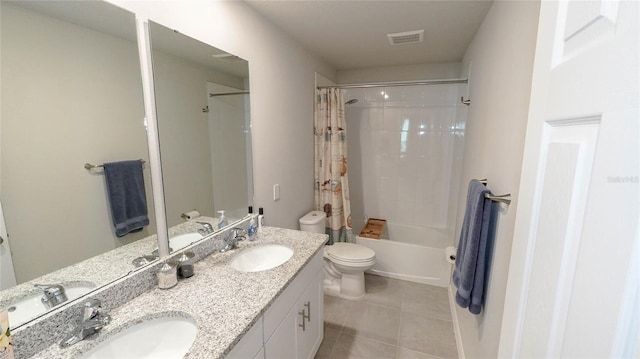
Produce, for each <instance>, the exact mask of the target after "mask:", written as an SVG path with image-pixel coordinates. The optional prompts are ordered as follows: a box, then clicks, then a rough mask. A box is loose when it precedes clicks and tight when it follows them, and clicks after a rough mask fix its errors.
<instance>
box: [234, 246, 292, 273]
mask: <svg viewBox="0 0 640 359" xmlns="http://www.w3.org/2000/svg"><path fill="white" fill-rule="evenodd" d="M291 256H293V249H291V248H289V247H287V246H283V245H281V244H263V245H260V246H256V247H251V248H247V249H245V250H243V251H242V252H240V253H239V254H238V255H236V257H235V258H233V260H232V261H231V263H230V265H231V267H232V268H233V269H235V270H238V271H240V272H260V271H264V270H268V269H271V268H275V267H277V266H279V265H281V264H283V263H286V262H287V261H288V260H289V259H290V258H291Z"/></svg>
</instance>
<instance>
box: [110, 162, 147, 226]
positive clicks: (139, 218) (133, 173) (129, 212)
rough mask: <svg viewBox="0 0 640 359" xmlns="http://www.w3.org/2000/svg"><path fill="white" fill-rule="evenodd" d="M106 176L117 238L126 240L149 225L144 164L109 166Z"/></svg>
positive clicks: (123, 163) (112, 164) (127, 163)
mask: <svg viewBox="0 0 640 359" xmlns="http://www.w3.org/2000/svg"><path fill="white" fill-rule="evenodd" d="M104 175H105V180H106V182H107V195H108V197H109V204H110V205H111V217H112V219H113V225H114V227H115V229H116V236H118V237H123V236H125V235H126V234H127V233H130V232H137V231H140V230H142V228H143V227H144V226H147V225H149V217H148V216H147V197H146V193H145V189H144V176H143V175H142V161H140V160H135V161H122V162H111V163H105V164H104Z"/></svg>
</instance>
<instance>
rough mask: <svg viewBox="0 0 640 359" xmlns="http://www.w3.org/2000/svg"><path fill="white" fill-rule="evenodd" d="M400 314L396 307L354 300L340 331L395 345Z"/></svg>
mask: <svg viewBox="0 0 640 359" xmlns="http://www.w3.org/2000/svg"><path fill="white" fill-rule="evenodd" d="M400 314H401V312H400V310H398V309H393V308H389V307H385V306H381V305H377V304H371V303H366V302H356V303H354V304H353V305H352V306H351V308H350V309H349V313H348V314H347V318H346V319H345V321H344V327H343V328H342V332H343V333H347V334H351V335H357V336H362V337H365V338H369V339H374V340H377V341H380V342H383V343H387V344H391V345H396V344H397V343H398V331H399V328H400Z"/></svg>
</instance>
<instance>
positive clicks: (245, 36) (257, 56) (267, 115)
mask: <svg viewBox="0 0 640 359" xmlns="http://www.w3.org/2000/svg"><path fill="white" fill-rule="evenodd" d="M110 2H112V3H114V4H116V5H119V6H122V7H123V8H125V9H129V10H130V11H134V12H136V13H137V14H138V15H140V16H143V17H148V18H150V19H151V20H153V21H156V22H158V23H160V24H162V25H165V26H167V27H170V28H174V29H177V30H179V31H180V32H181V33H183V34H185V35H187V36H191V37H193V38H196V39H198V40H200V41H203V42H205V43H208V44H210V45H213V46H215V47H217V48H220V49H222V50H225V51H227V52H230V53H233V54H235V55H238V56H240V57H242V58H244V59H246V60H248V61H249V73H250V77H251V79H250V83H251V86H250V87H251V115H252V121H253V123H252V132H253V145H254V149H253V161H254V180H255V189H256V193H255V207H264V208H265V218H266V222H267V224H269V225H275V226H280V227H286V228H297V227H298V218H300V217H301V216H302V215H304V214H305V213H306V212H307V211H308V210H310V209H312V208H313V99H314V96H313V94H314V92H313V91H314V81H315V76H314V72H316V71H317V72H320V73H322V74H324V75H325V76H327V77H329V78H335V70H334V69H332V68H331V67H329V66H328V65H326V64H324V63H323V62H322V61H320V60H319V59H318V58H317V57H315V56H313V55H312V54H310V53H309V52H307V51H306V50H305V49H304V48H302V47H301V46H300V45H298V44H297V43H296V42H295V41H293V40H292V39H291V38H290V37H289V36H287V35H285V34H284V33H283V32H281V31H280V30H279V29H277V28H276V27H275V26H273V25H272V24H271V23H269V22H268V21H266V20H265V19H263V18H262V17H261V16H259V15H258V14H257V13H256V12H255V11H254V10H252V9H251V8H249V7H248V6H247V5H246V4H244V3H242V2H239V1H238V2H236V1H209V2H204V1H194V2H187V1H184V2H178V1H174V2H151V1H149V2H142V1H127V0H110ZM276 183H279V184H280V192H281V198H280V200H279V201H276V202H274V201H273V198H272V187H273V185H274V184H276Z"/></svg>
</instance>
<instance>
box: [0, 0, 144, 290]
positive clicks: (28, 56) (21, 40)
mask: <svg viewBox="0 0 640 359" xmlns="http://www.w3.org/2000/svg"><path fill="white" fill-rule="evenodd" d="M131 33H132V34H134V33H135V26H134V24H133V23H131ZM1 64H2V106H1V107H2V150H1V151H0V152H1V155H2V166H3V171H2V188H1V189H0V190H1V193H2V201H3V207H4V212H5V217H6V222H7V228H8V232H9V234H10V245H11V249H12V254H13V259H14V265H15V271H16V275H17V278H18V282H19V283H20V282H23V281H26V280H30V279H33V278H36V277H39V276H41V275H42V274H45V273H49V272H51V271H53V270H56V269H59V268H61V267H66V266H68V265H70V264H73V263H76V262H78V261H80V260H84V259H87V258H89V257H93V256H95V255H97V254H100V253H103V252H104V251H107V250H111V249H114V248H115V247H117V246H120V245H123V244H127V243H130V242H131V241H133V240H135V239H139V238H143V237H146V236H148V235H150V234H153V233H155V223H154V221H153V211H151V210H150V211H149V216H150V220H151V223H150V225H149V226H147V227H146V228H145V229H144V230H143V231H142V232H138V233H133V234H129V235H127V236H125V237H122V238H117V237H116V236H115V234H114V229H113V224H112V220H111V214H110V212H109V207H108V202H107V197H106V189H105V184H104V175H103V173H102V171H92V172H89V171H87V170H86V169H85V168H84V167H83V164H84V163H85V162H91V163H94V164H102V163H104V162H113V161H120V160H128V159H146V160H147V161H148V154H147V145H146V134H145V129H144V126H143V121H142V119H143V117H144V114H143V104H142V86H141V82H140V68H139V61H138V54H137V47H136V45H135V43H133V42H131V41H127V40H123V39H120V38H116V37H113V36H110V35H106V34H103V33H100V32H96V31H94V30H91V29H87V28H83V27H80V26H77V25H73V24H71V23H68V22H64V21H60V20H57V19H53V18H51V17H47V16H43V15H40V14H38V13H35V12H32V11H27V10H24V9H21V8H17V7H14V6H11V5H9V4H6V3H4V2H3V3H2V61H1ZM146 168H147V169H146V170H145V171H144V172H145V182H146V185H147V191H146V194H147V204H148V208H149V209H151V208H152V202H151V189H150V186H149V184H150V179H149V176H148V175H149V173H148V167H146Z"/></svg>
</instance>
